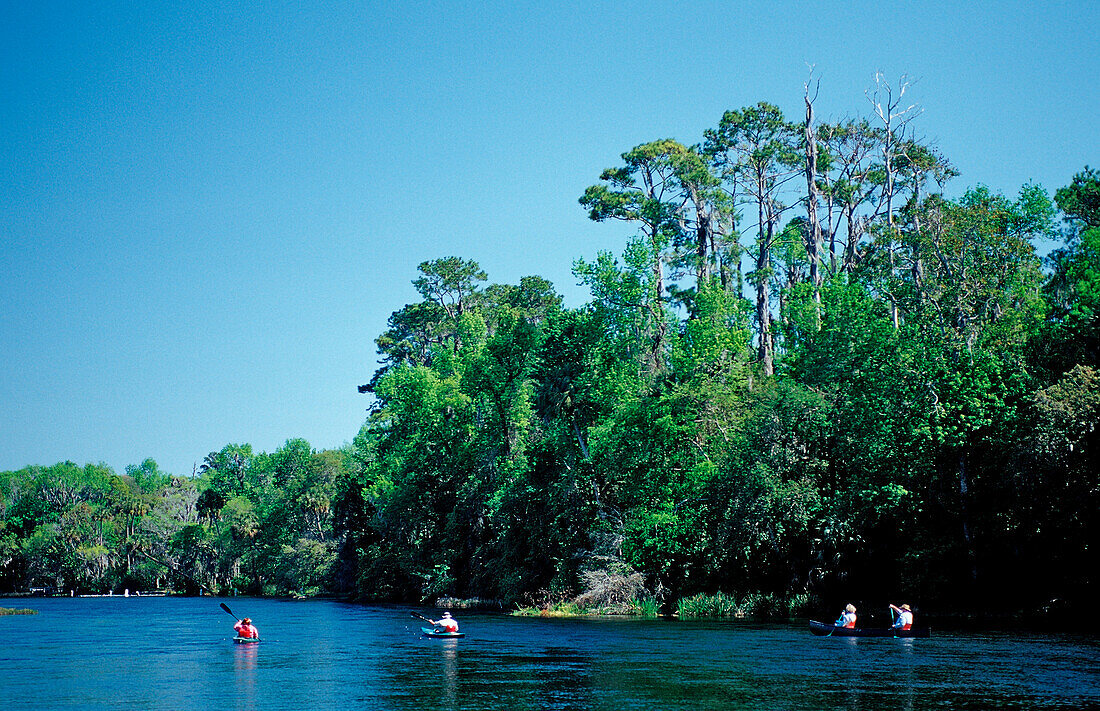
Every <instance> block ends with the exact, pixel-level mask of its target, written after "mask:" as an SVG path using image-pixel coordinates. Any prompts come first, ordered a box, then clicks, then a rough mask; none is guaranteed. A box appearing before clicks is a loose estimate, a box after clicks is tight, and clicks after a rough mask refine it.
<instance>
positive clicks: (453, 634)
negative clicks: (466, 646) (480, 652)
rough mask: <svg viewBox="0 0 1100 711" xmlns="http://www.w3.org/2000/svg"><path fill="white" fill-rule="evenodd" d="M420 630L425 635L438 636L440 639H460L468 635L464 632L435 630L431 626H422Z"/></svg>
mask: <svg viewBox="0 0 1100 711" xmlns="http://www.w3.org/2000/svg"><path fill="white" fill-rule="evenodd" d="M420 631H421V632H423V633H424V636H425V637H438V638H439V639H458V638H459V637H465V636H466V635H465V634H463V633H462V632H440V631H439V630H433V629H432V628H431V627H421V628H420Z"/></svg>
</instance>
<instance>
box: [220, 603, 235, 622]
mask: <svg viewBox="0 0 1100 711" xmlns="http://www.w3.org/2000/svg"><path fill="white" fill-rule="evenodd" d="M222 609H223V610H225V611H226V612H228V613H229V614H230V615H232V616H233V618H234V619H238V618H237V616H236V615H234V614H233V611H232V610H230V609H229V605H226V604H225V603H224V602H223V603H222Z"/></svg>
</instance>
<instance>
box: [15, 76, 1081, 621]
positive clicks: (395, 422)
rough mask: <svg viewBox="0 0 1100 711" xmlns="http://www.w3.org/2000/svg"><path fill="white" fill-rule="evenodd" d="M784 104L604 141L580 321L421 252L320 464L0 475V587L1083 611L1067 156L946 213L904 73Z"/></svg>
mask: <svg viewBox="0 0 1100 711" xmlns="http://www.w3.org/2000/svg"><path fill="white" fill-rule="evenodd" d="M814 91H815V90H814V88H813V87H812V86H811V85H809V84H807V86H806V91H805V96H804V112H802V113H801V115H800V116H799V117H798V118H797V119H794V120H792V119H789V118H788V117H786V116H784V115H783V113H782V112H781V111H780V109H779V108H777V107H776V106H773V105H771V104H768V103H764V102H762V103H759V104H757V105H754V106H748V107H743V108H741V109H737V110H731V111H727V112H725V114H723V115H722V116H721V117H720V119H719V121H718V124H717V126H715V127H714V128H712V129H709V130H707V131H705V132H704V134H703V136H702V137H701V138H700V139H699V140H698V141H697V142H696V143H693V144H690V145H688V144H684V143H680V142H678V141H675V140H672V139H660V140H655V141H652V142H648V143H644V144H642V145H639V146H636V147H634V148H632V149H630V150H628V151H626V152H625V153H623V154H622V157H621V163H620V164H619V165H617V166H615V167H612V168H609V169H608V170H606V171H604V172H603V173H602V174H601V175H600V176H599V177H598V182H596V183H595V184H593V185H592V186H591V187H590V188H588V189H587V190H586V191H585V192H584V194H583V195H582V196H580V204H581V206H582V207H583V209H585V210H587V212H588V214H589V216H590V217H591V219H592V220H594V221H608V220H616V221H622V222H624V223H627V224H629V225H631V227H632V229H633V235H632V236H631V237H630V238H629V239H628V240H627V241H626V243H625V244H624V246H623V249H622V251H621V253H619V254H612V253H599V254H597V255H596V256H595V257H594V258H591V259H578V260H577V261H576V262H575V263H574V274H575V275H576V277H577V278H578V279H579V280H580V282H581V283H583V284H585V285H586V286H587V287H588V288H589V289H590V291H591V294H592V298H591V301H590V302H589V303H587V304H585V305H583V306H581V307H579V308H566V307H565V306H563V302H562V298H561V296H560V295H559V294H558V293H557V292H556V291H555V290H554V287H553V285H552V284H550V283H549V282H548V281H546V280H545V279H543V278H541V277H538V276H531V277H525V278H523V279H520V281H519V283H518V284H488V283H487V282H488V275H487V274H486V273H485V272H484V271H483V270H482V269H481V268H480V266H479V265H478V264H476V263H475V262H473V261H470V260H465V259H462V258H459V257H446V258H441V259H435V260H431V261H427V262H424V263H423V264H421V265H420V268H419V274H418V276H417V277H416V278H415V280H414V281H413V285H414V286H415V288H416V290H417V292H418V294H419V295H420V297H421V298H420V301H418V302H416V303H412V304H407V305H405V306H404V307H402V308H400V309H398V310H397V311H394V312H393V314H392V315H391V316H390V319H389V321H388V324H387V330H386V331H385V332H384V333H382V334H381V335H380V336H378V338H377V339H376V343H377V345H378V349H379V354H380V356H381V361H380V368H379V369H378V370H377V371H376V372H375V374H374V376H373V378H372V379H371V380H370V382H369V383H367V384H365V385H363V386H361V387H360V391H361V392H364V393H369V394H370V395H371V406H370V407H371V409H370V415H369V417H368V419H367V421H366V423H365V424H364V425H363V427H362V429H361V430H360V432H359V433H358V435H357V436H356V437H355V439H354V441H353V442H352V443H351V444H350V445H349V446H347V447H345V448H343V449H341V450H339V451H314V450H312V449H311V448H310V446H309V444H308V443H306V442H303V441H301V440H290V441H288V442H287V443H286V445H285V446H284V447H283V448H281V449H279V450H277V451H276V452H274V453H272V454H266V453H253V452H252V451H251V448H250V447H248V446H247V445H229V446H227V447H226V448H225V449H223V450H221V451H220V452H216V453H211V454H210V455H209V456H207V458H206V460H205V461H204V464H203V466H202V467H201V469H200V470H199V472H198V475H197V476H196V477H170V476H167V475H165V474H163V473H161V472H159V471H158V470H157V468H156V465H155V463H154V462H151V461H147V462H145V463H143V464H142V465H140V466H136V467H130V468H128V469H127V472H126V473H125V474H124V475H116V474H114V473H112V472H110V471H109V470H108V469H107V468H105V467H95V466H88V467H84V468H80V467H77V466H76V465H73V464H71V463H65V464H59V465H56V466H54V467H47V468H40V467H31V468H27V469H24V470H20V471H18V472H5V473H2V474H0V563H2V564H3V565H2V567H0V573H2V575H3V577H2V583H3V585H5V586H6V587H8V588H9V589H14V588H17V587H20V586H25V585H28V584H31V583H33V582H42V581H51V580H53V581H57V583H58V584H59V586H60V587H65V586H76V587H81V586H94V585H102V584H103V583H104V582H111V583H112V584H115V585H117V584H120V581H123V580H135V579H139V578H140V580H141V581H142V582H143V583H144V584H146V585H148V583H150V582H155V583H156V584H157V585H173V586H178V587H179V588H180V589H185V590H189V591H192V592H195V591H197V590H200V589H207V590H210V591H215V592H225V591H228V590H238V591H242V592H243V591H247V592H267V593H286V592H300V593H303V594H313V593H318V592H332V593H340V594H345V595H350V596H352V597H355V598H357V599H361V600H402V601H410V600H414V601H419V600H430V599H435V598H438V597H440V596H457V597H467V598H468V597H481V598H491V599H496V600H502V601H506V602H509V603H516V602H519V603H526V604H533V605H543V606H544V605H548V604H552V603H553V602H560V601H564V600H577V599H582V600H592V599H594V598H598V597H599V594H600V593H602V592H607V591H608V590H612V591H613V590H614V589H615V587H616V585H618V588H619V589H629V590H631V591H632V593H631V594H632V595H634V596H635V597H644V598H646V599H647V600H649V601H651V602H653V603H655V604H657V605H675V604H677V601H679V600H682V599H684V598H687V597H690V596H696V595H699V594H705V595H716V594H718V593H724V594H734V595H749V594H752V595H767V596H771V598H772V599H774V600H779V601H783V600H786V601H792V600H800V601H803V602H804V601H807V600H816V601H820V602H826V603H828V604H833V603H834V602H835V601H836V600H840V599H842V598H843V599H845V600H846V599H860V600H864V599H865V600H878V601H881V600H884V599H887V598H890V599H897V598H901V597H905V598H907V599H911V600H914V601H920V603H921V604H924V605H925V606H933V607H934V606H940V607H941V608H942V609H954V610H964V609H969V608H971V607H978V606H982V607H983V608H985V609H988V608H990V607H992V608H993V609H998V610H1021V609H1022V610H1029V611H1035V612H1038V611H1068V610H1072V609H1074V608H1075V606H1079V605H1083V604H1084V601H1086V600H1090V599H1092V598H1094V597H1095V588H1094V585H1093V582H1092V579H1091V577H1092V571H1095V570H1096V569H1097V565H1096V564H1097V560H1096V553H1095V551H1096V549H1097V547H1096V524H1095V522H1094V519H1095V518H1096V516H1095V513H1096V511H1097V510H1098V506H1097V504H1098V503H1100V501H1098V498H1100V493H1098V489H1097V480H1096V476H1095V474H1094V473H1093V471H1094V470H1095V469H1097V468H1098V467H1097V466H1096V452H1097V444H1098V443H1097V437H1098V436H1100V435H1098V434H1097V424H1098V422H1100V377H1098V375H1097V370H1096V368H1097V358H1098V344H1100V322H1098V312H1100V173H1097V172H1096V171H1094V170H1091V169H1088V168H1085V169H1084V170H1083V171H1082V172H1080V173H1079V174H1077V175H1076V176H1073V179H1072V181H1071V182H1070V184H1068V185H1067V186H1065V187H1063V188H1061V189H1059V190H1057V191H1056V193H1055V195H1054V197H1053V200H1052V199H1051V197H1050V196H1049V195H1048V194H1047V193H1046V191H1044V190H1043V189H1042V188H1041V187H1039V186H1036V185H1025V186H1023V187H1022V188H1021V189H1020V191H1019V192H1018V194H1017V195H1015V196H1005V195H1001V194H997V193H995V192H993V191H990V190H989V189H987V188H985V187H982V186H976V187H972V188H970V189H968V190H965V191H964V192H963V194H962V196H961V197H955V198H952V197H949V196H948V194H947V192H946V189H945V185H946V184H947V183H948V181H950V180H952V179H954V178H956V177H957V171H956V170H955V168H954V167H953V166H952V165H951V163H950V162H949V160H948V159H947V158H946V157H944V156H942V155H941V154H940V153H939V152H938V151H937V150H936V148H935V147H934V146H932V145H929V144H927V143H925V142H922V141H921V140H919V138H918V137H917V134H916V131H915V126H916V122H915V119H916V117H917V116H918V113H919V112H918V111H917V110H916V109H915V108H913V107H912V106H909V105H908V104H907V98H906V95H907V92H908V85H907V84H905V83H904V81H903V82H902V83H900V84H898V85H896V86H891V85H889V84H887V83H885V82H879V83H878V84H877V85H876V87H875V88H874V89H873V90H872V91H870V92H868V98H869V99H870V101H869V102H868V104H869V107H870V110H869V112H868V115H867V116H865V117H861V118H854V119H844V120H841V121H837V122H835V123H828V122H819V121H818V120H817V119H816V117H815V113H814V102H815V95H814ZM1050 244H1054V245H1056V247H1055V248H1054V249H1053V250H1051V251H1050V252H1049V256H1048V257H1047V259H1046V264H1045V265H1044V262H1043V260H1042V259H1041V258H1040V256H1039V255H1040V247H1042V249H1043V251H1047V245H1050Z"/></svg>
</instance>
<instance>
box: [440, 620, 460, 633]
mask: <svg viewBox="0 0 1100 711" xmlns="http://www.w3.org/2000/svg"><path fill="white" fill-rule="evenodd" d="M439 626H440V627H442V628H443V629H445V630H447V631H448V632H458V621H457V620H455V619H454V618H451V617H444V618H443V619H442V620H440V621H439Z"/></svg>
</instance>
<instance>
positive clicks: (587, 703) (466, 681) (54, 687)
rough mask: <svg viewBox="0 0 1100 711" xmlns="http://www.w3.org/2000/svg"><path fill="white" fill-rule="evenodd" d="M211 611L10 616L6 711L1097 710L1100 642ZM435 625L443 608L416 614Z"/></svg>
mask: <svg viewBox="0 0 1100 711" xmlns="http://www.w3.org/2000/svg"><path fill="white" fill-rule="evenodd" d="M219 602H221V600H218V599H214V598H152V597H129V598H124V597H118V596H116V597H114V598H76V599H68V598H60V599H50V598H46V599H19V600H0V606H4V607H26V608H32V609H36V610H38V611H39V614H37V615H26V616H9V617H0V709H4V710H6V709H13V710H14V709H164V710H166V711H182V710H185V709H239V710H241V711H254V710H255V711H260V710H262V711H272V710H280V709H295V710H297V709H325V710H326V711H337V710H339V709H608V710H611V709H614V710H616V711H619V710H622V709H933V708H935V709H990V708H1018V709H1032V708H1047V709H1071V708H1072V709H1079V708H1090V707H1091V708H1100V641H1098V640H1097V639H1095V638H1091V637H1082V636H1072V635H1055V634H1049V635H1046V634H1044V635H1036V634H1015V633H996V634H974V633H961V632H960V633H950V632H939V631H937V630H933V637H932V638H931V639H915V640H914V639H908V640H903V639H851V638H847V639H841V638H819V637H813V636H811V635H810V634H809V632H808V631H807V629H806V627H805V626H804V625H801V624H793V623H792V624H753V623H745V622H741V621H738V622H725V621H713V622H687V621H672V620H621V621H620V620H561V619H537V618H534V619H533V618H516V617H510V616H507V615H488V614H477V613H465V612H461V611H459V612H456V617H458V618H459V621H460V622H461V624H462V631H463V632H465V633H466V635H467V636H466V637H465V638H464V639H459V640H438V639H425V638H423V637H422V636H421V635H420V624H421V623H420V621H419V620H416V619H414V618H413V617H412V616H411V615H410V614H409V612H410V610H409V609H408V608H396V607H364V606H358V605H348V604H343V603H338V602H332V601H322V600H310V601H280V600H267V599H254V598H231V599H228V600H226V602H227V604H228V605H229V607H230V608H231V609H232V610H233V612H234V613H236V615H238V616H245V615H247V616H249V617H252V619H253V621H254V623H255V624H256V626H257V627H258V628H259V631H260V636H261V638H262V639H263V641H262V642H261V643H260V644H259V645H236V644H233V643H232V641H231V638H232V636H233V630H232V623H233V619H232V618H231V617H230V616H229V615H228V614H226V613H225V612H224V611H223V610H222V609H221V608H220V607H219V605H218V603H219ZM417 612H421V613H424V614H426V615H428V616H431V615H433V614H437V613H438V611H436V610H417Z"/></svg>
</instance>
